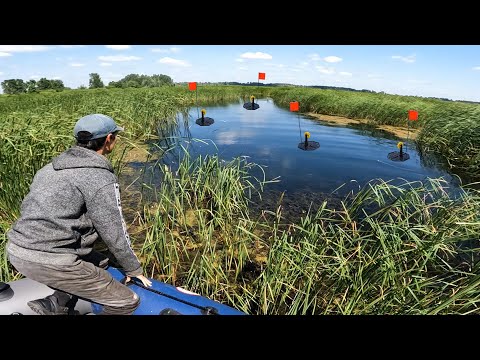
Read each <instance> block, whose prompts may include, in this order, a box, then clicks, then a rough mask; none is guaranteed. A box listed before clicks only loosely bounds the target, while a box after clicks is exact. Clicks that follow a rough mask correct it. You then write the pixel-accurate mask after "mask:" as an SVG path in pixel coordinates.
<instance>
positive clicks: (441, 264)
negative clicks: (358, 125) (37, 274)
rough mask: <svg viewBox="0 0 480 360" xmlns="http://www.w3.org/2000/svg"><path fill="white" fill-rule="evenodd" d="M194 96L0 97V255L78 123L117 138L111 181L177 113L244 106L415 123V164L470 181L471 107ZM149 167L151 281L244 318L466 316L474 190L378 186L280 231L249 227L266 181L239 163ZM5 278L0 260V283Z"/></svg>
mask: <svg viewBox="0 0 480 360" xmlns="http://www.w3.org/2000/svg"><path fill="white" fill-rule="evenodd" d="M195 95H196V94H195V93H193V92H188V91H187V90H186V89H181V88H178V87H173V88H172V87H169V88H165V89H163V88H162V89H108V90H106V89H98V90H94V91H91V90H78V91H66V92H62V93H53V94H48V95H47V94H30V95H21V96H18V97H14V96H9V97H3V96H2V97H0V162H1V164H2V167H0V190H1V191H0V251H2V253H3V254H4V251H3V250H4V249H3V248H4V245H5V242H6V237H5V232H6V231H7V230H8V227H9V226H10V224H11V223H12V221H14V220H15V219H16V217H17V216H18V213H19V206H20V203H21V200H22V199H23V197H24V196H25V194H26V193H27V191H28V186H29V184H30V182H31V180H32V177H33V175H34V174H35V172H36V171H37V170H38V169H39V168H40V167H42V166H43V165H45V164H46V163H47V162H48V161H50V160H51V158H52V157H53V156H55V155H57V154H58V153H60V152H61V151H63V150H64V149H66V148H67V147H68V146H70V145H71V143H72V134H71V131H72V128H73V125H74V123H75V121H76V120H77V119H78V118H80V117H81V116H84V115H86V114H88V113H104V114H106V115H110V116H112V117H113V118H114V119H115V120H117V121H118V122H119V123H120V124H121V125H122V126H124V127H125V128H126V131H125V132H124V133H122V134H121V136H122V137H124V143H125V144H127V145H126V147H125V146H124V147H119V148H118V151H117V152H116V153H114V154H112V159H113V161H114V166H115V169H116V172H117V173H118V174H119V175H121V172H122V170H123V169H124V163H123V158H124V156H126V154H127V152H128V150H129V149H130V148H131V147H134V146H136V144H137V143H142V142H143V141H144V140H147V139H152V138H158V137H159V136H161V137H162V138H165V139H167V138H169V137H171V136H172V135H175V132H174V130H172V128H171V127H170V125H169V124H171V123H172V122H174V121H176V120H175V116H176V114H177V113H178V112H186V111H188V109H189V108H190V107H192V106H203V105H205V104H209V103H212V104H213V103H216V102H222V101H226V102H229V101H236V100H238V98H239V97H240V98H241V97H244V98H248V97H249V96H250V95H254V96H256V97H257V98H261V97H263V96H269V97H272V98H273V99H274V101H275V102H276V103H277V104H279V105H281V106H285V107H288V104H289V102H290V101H293V100H297V101H300V103H301V109H302V111H314V112H318V113H325V114H330V115H340V116H348V117H353V118H366V119H369V120H371V121H372V122H374V123H378V124H380V123H385V124H393V125H395V124H396V125H398V124H404V123H405V122H406V121H407V120H406V114H407V111H408V110H409V109H412V108H413V109H416V110H419V114H420V119H419V121H418V122H417V123H415V124H413V123H412V126H419V127H423V130H422V133H421V135H420V144H422V145H423V147H424V150H425V151H436V152H442V153H443V154H445V156H446V158H447V160H448V161H449V162H450V164H451V166H452V167H454V168H457V169H460V170H462V171H468V172H470V173H471V174H472V175H478V174H479V172H478V164H477V162H478V159H477V158H476V156H477V155H478V151H477V149H478V139H476V136H477V132H478V131H476V130H478V129H477V128H478V126H477V125H478V119H477V118H478V107H475V106H474V105H471V104H459V103H452V102H444V101H439V100H432V99H421V98H416V97H395V96H391V95H385V94H368V93H365V94H363V93H350V92H345V91H334V90H319V89H302V88H295V87H291V88H268V87H229V86H215V87H214V86H212V87H210V86H205V87H200V88H199V92H198V95H199V96H198V97H196V96H195ZM452 124H454V125H452ZM155 167H156V168H157V169H156V171H159V172H161V174H162V181H161V184H160V186H159V187H158V188H152V186H151V185H150V184H144V186H145V187H150V189H151V196H150V197H148V199H153V200H154V201H152V202H149V203H144V206H143V210H142V211H141V212H140V213H139V214H138V215H139V222H138V225H137V228H136V229H135V232H134V233H133V235H132V238H133V240H134V242H133V243H134V246H135V249H136V251H137V252H138V253H139V254H140V255H141V257H142V260H143V262H144V264H145V265H146V268H147V269H148V274H149V275H150V276H152V277H156V278H158V279H160V280H163V281H166V282H169V283H172V284H175V285H177V286H178V285H181V286H184V287H186V288H188V289H189V290H191V291H195V292H198V293H200V294H202V295H205V296H209V297H211V298H213V299H216V300H219V301H222V302H226V303H228V304H230V305H232V306H235V307H236V308H238V309H240V310H243V311H245V312H247V313H250V314H469V313H478V306H477V304H478V301H479V292H478V290H477V288H478V284H479V281H480V278H479V276H478V275H477V274H478V270H480V269H479V266H480V265H479V264H478V233H479V230H480V229H479V226H480V218H479V217H480V215H479V214H480V212H479V210H480V209H479V207H480V196H479V192H478V191H476V190H473V189H461V191H460V194H455V195H453V194H452V192H450V191H447V189H446V188H447V183H446V182H445V181H444V180H442V179H431V180H429V181H427V182H425V183H419V182H414V183H407V182H405V183H404V184H402V185H392V183H390V182H386V181H381V180H379V181H375V182H372V183H371V184H369V185H368V186H366V187H365V188H363V189H362V190H361V191H359V192H358V193H356V194H352V196H350V197H348V198H345V199H344V200H343V201H342V202H341V205H340V206H337V205H332V204H329V203H327V202H324V203H323V204H322V206H320V208H319V209H318V211H315V212H308V213H307V214H306V215H304V216H303V217H302V218H301V220H300V221H299V222H298V223H295V224H294V223H289V222H287V221H286V220H285V219H284V217H283V215H282V202H281V199H279V203H278V207H277V209H276V211H263V212H262V213H261V215H260V216H258V217H253V216H252V213H251V211H250V209H251V207H252V203H253V202H255V201H256V199H257V198H258V197H259V196H261V194H262V189H263V187H264V186H268V180H267V179H266V178H265V177H264V178H254V177H253V176H252V173H253V170H258V168H257V167H258V166H257V165H255V164H252V163H248V162H247V161H246V160H245V159H243V158H238V159H234V160H232V161H231V162H224V161H221V160H220V159H219V158H218V157H216V156H208V157H200V158H198V159H192V158H190V157H189V156H183V157H182V158H181V160H180V161H179V166H178V168H176V169H172V168H169V167H165V166H163V165H162V163H161V162H160V161H158V162H156V165H155ZM257 172H258V171H257ZM260 173H262V172H261V171H260ZM145 179H146V178H145V177H143V178H142V180H145ZM16 276H18V274H16V273H15V272H14V271H12V269H11V268H10V267H9V266H8V263H7V261H6V258H5V257H4V255H3V258H2V262H1V263H0V279H3V281H9V280H11V279H13V278H14V277H16Z"/></svg>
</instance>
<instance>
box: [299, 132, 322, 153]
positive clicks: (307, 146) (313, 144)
mask: <svg viewBox="0 0 480 360" xmlns="http://www.w3.org/2000/svg"><path fill="white" fill-rule="evenodd" d="M304 135H305V141H302V142H301V143H299V144H298V148H299V149H302V150H305V151H312V150H315V149H318V148H319V147H320V143H319V142H317V141H308V139H309V138H310V133H309V132H308V131H305V134H304Z"/></svg>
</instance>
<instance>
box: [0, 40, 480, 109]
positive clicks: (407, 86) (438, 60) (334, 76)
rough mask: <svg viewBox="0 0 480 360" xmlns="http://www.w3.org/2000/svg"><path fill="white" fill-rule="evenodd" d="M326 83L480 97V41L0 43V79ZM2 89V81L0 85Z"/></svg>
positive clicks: (68, 83) (391, 91) (400, 92)
mask: <svg viewBox="0 0 480 360" xmlns="http://www.w3.org/2000/svg"><path fill="white" fill-rule="evenodd" d="M259 72H264V73H265V74H266V79H265V80H264V81H263V80H260V81H261V82H262V83H290V84H296V85H324V86H338V87H349V88H354V89H358V90H361V89H368V90H373V91H377V92H380V91H384V92H386V93H389V94H398V95H416V96H426V97H430V96H432V97H439V98H448V99H452V100H468V101H477V102H480V86H479V84H480V45H0V82H1V81H4V80H7V79H23V80H24V81H28V80H30V79H35V80H38V79H40V78H41V77H46V78H47V79H60V80H62V81H63V83H64V85H65V86H68V87H71V88H78V87H79V86H81V85H84V86H87V87H88V82H89V74H90V73H98V74H99V75H100V77H101V79H102V80H103V82H104V83H105V85H107V84H108V83H109V82H110V81H117V80H120V79H121V78H123V77H124V76H126V75H128V74H131V73H135V74H145V75H153V74H164V75H168V76H170V77H171V78H172V79H173V81H174V82H191V81H196V82H221V81H238V82H251V81H253V82H256V81H258V73H259ZM0 91H1V89H0Z"/></svg>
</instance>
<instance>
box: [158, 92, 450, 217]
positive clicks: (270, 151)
mask: <svg viewBox="0 0 480 360" xmlns="http://www.w3.org/2000/svg"><path fill="white" fill-rule="evenodd" d="M256 103H258V105H259V108H258V109H257V110H247V109H245V108H244V107H243V104H244V102H243V101H241V100H239V102H238V103H234V104H228V105H216V106H203V107H202V106H201V104H199V106H198V107H193V108H192V109H191V110H190V112H189V113H188V115H186V116H184V115H178V117H177V120H178V127H177V128H176V129H175V130H174V131H173V132H172V131H171V130H167V129H162V130H161V131H163V134H161V135H163V136H165V137H166V138H167V139H165V140H161V141H160V142H159V145H160V146H162V147H163V148H166V147H172V144H174V145H175V144H176V146H178V145H180V144H182V145H183V146H184V147H185V148H186V149H188V152H189V154H190V155H191V156H193V157H195V156H197V155H203V156H205V155H207V154H210V155H214V154H218V156H219V157H220V158H221V159H224V160H226V161H229V160H231V159H233V158H236V157H240V156H243V157H246V158H247V160H248V161H249V162H253V163H256V164H259V165H262V166H264V170H265V173H266V179H267V180H270V179H274V178H277V179H278V180H279V182H276V183H271V184H267V186H266V190H267V191H266V193H268V192H271V193H272V194H276V195H275V196H274V197H273V198H272V200H271V201H272V204H271V205H272V206H273V205H274V204H275V201H276V200H275V199H277V198H278V196H277V195H278V194H279V193H282V192H284V195H285V198H286V199H287V200H286V201H290V203H291V204H294V205H295V206H300V207H302V208H304V207H305V206H306V205H305V204H307V203H308V202H312V201H314V199H316V200H318V201H320V200H322V199H325V198H331V197H332V195H335V196H334V197H337V198H340V197H342V196H344V195H345V194H347V193H349V192H351V191H355V190H358V189H359V188H360V187H362V186H363V185H365V184H366V183H368V182H369V181H371V180H372V179H378V178H381V179H383V180H392V179H393V182H394V183H402V182H404V181H405V180H407V181H416V180H420V181H421V180H425V179H426V178H428V177H430V178H437V177H443V178H444V179H446V180H448V181H449V182H451V184H452V186H453V187H455V186H456V185H457V183H458V181H457V179H456V178H455V177H452V176H450V175H449V174H448V173H447V172H446V171H445V170H444V169H442V168H441V167H440V166H439V165H438V163H437V162H436V161H435V159H434V158H432V157H429V158H428V159H426V158H422V157H421V156H420V154H419V153H418V152H417V148H416V146H415V144H414V143H413V142H412V141H405V140H401V139H399V138H397V137H396V136H395V135H392V134H390V133H387V132H384V131H381V130H378V129H372V128H370V129H368V128H358V127H357V128H355V127H345V126H336V125H329V124H328V123H326V122H322V121H319V120H318V119H311V118H309V117H307V116H303V115H300V114H299V113H297V112H291V111H289V110H288V109H283V108H280V107H277V106H276V105H275V104H274V102H273V100H271V99H256ZM202 109H205V110H206V113H205V115H204V116H205V118H210V119H213V120H214V122H213V124H211V125H210V126H200V125H198V124H197V120H198V119H201V116H202V114H201V110H202ZM306 131H308V132H309V133H310V138H309V141H316V142H318V143H319V144H320V147H319V148H318V149H315V150H313V151H304V150H301V149H300V148H299V147H298V145H299V144H300V143H302V142H304V139H305V138H304V133H305V132H306ZM399 141H402V142H403V143H404V149H403V150H404V152H405V153H407V154H408V155H409V156H410V158H409V159H408V160H406V161H392V160H390V159H389V158H388V154H389V153H390V152H393V151H398V148H397V143H398V142H399ZM181 153H182V151H178V152H176V153H175V151H171V152H169V154H168V156H165V157H164V159H162V161H163V163H166V164H168V165H170V166H172V168H175V165H176V164H178V159H179V156H181V155H179V154H181ZM253 175H255V176H257V177H259V176H262V175H261V172H260V171H258V172H256V173H254V174H253ZM343 184H345V185H343ZM342 185H343V186H342ZM339 187H341V188H340V189H339ZM288 199H290V200H288ZM267 201H268V199H267ZM318 201H317V202H318Z"/></svg>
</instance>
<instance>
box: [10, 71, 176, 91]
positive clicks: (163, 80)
mask: <svg viewBox="0 0 480 360" xmlns="http://www.w3.org/2000/svg"><path fill="white" fill-rule="evenodd" d="M89 77H90V79H89V85H88V88H89V89H98V88H104V87H105V84H104V83H103V81H102V79H101V77H100V75H99V74H98V73H91V74H90V75H89ZM173 85H174V84H173V80H172V78H171V77H170V76H167V75H162V74H160V75H151V76H148V75H138V74H129V75H127V76H125V77H124V78H123V79H121V80H119V81H111V82H110V83H108V86H107V87H108V88H112V87H113V88H128V87H135V88H140V87H160V86H173ZM1 86H2V89H3V93H4V94H10V95H15V94H25V93H34V92H39V91H43V90H55V91H62V90H66V89H69V88H67V87H65V85H64V84H63V81H62V80H49V79H47V78H41V79H40V80H38V81H35V80H28V81H24V80H22V79H8V80H4V81H2V83H1ZM79 89H86V87H85V86H83V85H82V86H80V87H79Z"/></svg>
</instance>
